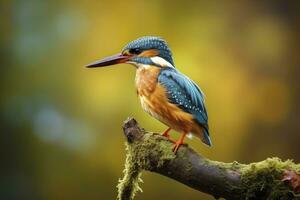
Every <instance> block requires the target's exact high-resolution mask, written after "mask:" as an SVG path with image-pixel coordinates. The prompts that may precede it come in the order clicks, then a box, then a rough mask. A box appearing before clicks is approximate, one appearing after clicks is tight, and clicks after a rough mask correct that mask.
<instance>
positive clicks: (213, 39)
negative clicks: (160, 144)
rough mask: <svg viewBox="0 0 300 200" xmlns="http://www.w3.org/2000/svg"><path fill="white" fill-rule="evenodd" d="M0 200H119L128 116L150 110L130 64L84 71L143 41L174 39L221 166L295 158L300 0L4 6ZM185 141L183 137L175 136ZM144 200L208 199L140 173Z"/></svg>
mask: <svg viewBox="0 0 300 200" xmlns="http://www.w3.org/2000/svg"><path fill="white" fill-rule="evenodd" d="M0 5H1V7H0V11H1V14H2V17H1V19H0V22H1V37H0V44H1V79H0V82H1V84H0V88H1V99H0V110H1V112H0V124H1V140H0V141H1V168H0V173H1V179H0V184H1V185H0V199H5V200H6V199H11V200H13V199H32V200H34V199H44V200H54V199H55V200H60V199H61V200H63V199H73V200H76V199H91V200H93V199H114V198H115V197H116V188H115V186H116V184H117V182H118V178H119V177H120V176H121V174H122V168H123V163H124V160H125V151H124V138H123V135H122V130H121V125H122V121H123V120H125V119H126V118H127V116H133V117H135V118H136V119H138V121H139V122H140V123H141V125H142V126H143V127H145V128H146V129H148V130H152V131H159V132H161V131H163V130H164V129H165V128H166V127H165V126H164V125H163V124H161V123H159V122H158V121H156V120H155V119H153V118H151V117H150V116H148V115H147V114H146V113H144V112H143V111H142V109H141V107H140V105H139V101H138V99H137V97H136V93H135V88H134V81H133V80H134V74H135V71H134V68H133V67H131V66H129V65H119V66H115V67H111V68H103V69H97V70H90V69H89V70H87V69H85V68H84V67H83V66H84V65H85V64H88V63H90V62H91V61H93V60H95V59H98V58H101V57H104V56H107V55H110V54H114V53H117V52H119V51H120V49H121V48H122V47H123V46H124V45H125V44H126V43H127V42H129V41H131V40H133V39H135V38H137V37H140V36H144V35H156V36H162V37H163V38H165V39H166V40H167V41H168V43H169V44H170V46H171V48H172V50H173V54H174V59H175V64H176V67H177V68H178V69H179V70H180V71H182V72H183V73H185V74H187V75H188V76H190V77H191V78H192V79H194V80H195V81H196V82H197V83H198V84H199V85H200V86H201V88H202V89H203V91H204V92H205V93H206V97H207V98H206V103H207V107H208V111H209V117H210V121H209V123H210V127H211V134H212V141H213V144H214V146H213V148H207V147H206V146H204V145H202V144H201V143H200V142H199V141H198V140H196V139H194V140H187V142H188V143H189V144H190V145H191V146H192V147H193V148H195V149H197V150H198V151H199V152H201V153H202V154H204V155H205V156H207V157H209V158H211V159H216V160H220V161H233V160H238V161H240V162H250V161H258V160H262V159H264V158H266V157H270V156H279V157H281V158H283V159H287V158H292V159H294V160H295V161H296V162H300V154H299V143H300V135H299V134H300V133H299V127H300V125H299V122H300V107H299V98H300V90H299V89H300V88H299V87H300V84H299V75H300V73H299V72H300V70H299V64H300V62H299V50H300V45H299V29H298V27H299V26H298V25H299V15H300V14H299V13H300V12H299V11H300V9H299V4H298V3H297V1H295V3H293V1H283V0H282V1H280V0H275V1H268V2H265V1H264V2H263V1H261V2H257V1H246V0H243V1H171V0H168V1H159V0H154V1H117V0H110V1H108V0H103V1H96V0H93V1H68V0H65V1H56V0H54V1H50V0H44V1H38V0H28V1H21V0H17V1H7V0H4V1H1V4H0ZM172 135H173V136H174V137H178V134H177V133H172ZM143 179H144V181H145V183H144V184H143V185H142V187H143V190H144V193H143V194H142V195H138V197H137V199H145V200H148V199H149V200H150V199H160V197H162V196H163V197H165V198H168V199H170V198H173V199H191V200H192V199H212V198H211V197H209V196H208V195H205V194H202V193H199V192H196V191H194V190H192V189H190V188H188V187H186V186H183V185H181V184H179V183H177V182H174V181H171V180H169V179H167V178H164V177H161V176H159V175H156V174H150V173H145V174H144V175H143Z"/></svg>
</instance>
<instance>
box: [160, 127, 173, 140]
mask: <svg viewBox="0 0 300 200" xmlns="http://www.w3.org/2000/svg"><path fill="white" fill-rule="evenodd" d="M170 130H172V129H171V128H168V129H167V130H165V131H164V132H163V133H162V134H161V136H164V137H166V138H168V139H169V140H170V141H171V142H173V143H176V141H175V140H173V139H172V138H171V137H170V135H169V132H170Z"/></svg>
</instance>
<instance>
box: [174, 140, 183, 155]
mask: <svg viewBox="0 0 300 200" xmlns="http://www.w3.org/2000/svg"><path fill="white" fill-rule="evenodd" d="M181 145H183V142H180V141H177V142H175V144H174V145H173V149H172V151H173V152H174V154H176V153H177V151H178V149H179V147H180V146H181Z"/></svg>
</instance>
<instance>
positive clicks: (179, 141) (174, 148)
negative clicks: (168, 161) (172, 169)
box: [173, 133, 186, 154]
mask: <svg viewBox="0 0 300 200" xmlns="http://www.w3.org/2000/svg"><path fill="white" fill-rule="evenodd" d="M185 135H186V133H183V134H182V135H181V136H180V138H179V140H178V141H176V142H175V144H174V146H173V152H174V154H176V153H177V151H178V149H179V147H180V146H181V145H182V144H183V140H184V137H185Z"/></svg>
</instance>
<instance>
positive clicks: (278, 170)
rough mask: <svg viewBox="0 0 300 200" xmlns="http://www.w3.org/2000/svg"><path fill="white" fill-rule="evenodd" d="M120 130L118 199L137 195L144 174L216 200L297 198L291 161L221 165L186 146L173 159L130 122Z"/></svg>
mask: <svg viewBox="0 0 300 200" xmlns="http://www.w3.org/2000/svg"><path fill="white" fill-rule="evenodd" d="M123 130H124V134H125V136H126V139H127V142H126V149H127V158H126V163H125V169H124V177H123V179H122V180H120V181H119V184H118V186H117V187H118V199H119V200H132V199H133V198H134V196H135V194H136V192H137V191H141V189H140V187H139V185H138V183H139V182H140V181H141V179H140V176H141V172H142V171H143V170H147V171H151V172H156V173H159V174H161V175H164V176H167V177H169V178H171V179H174V180H176V181H178V182H181V183H183V184H185V185H187V186H189V187H191V188H194V189H196V190H198V191H202V192H205V193H208V194H211V195H213V196H214V197H215V198H220V197H223V198H225V199H270V200H271V199H272V200H273V199H298V198H299V199H300V197H299V196H300V194H299V190H300V189H299V187H300V186H299V185H298V184H297V180H300V175H299V172H300V165H299V164H295V163H293V162H292V161H290V160H287V161H285V162H283V161H281V160H280V159H279V158H268V159H266V160H264V161H261V162H257V163H251V164H247V165H246V164H240V163H238V162H236V161H235V162H232V163H223V162H218V161H211V160H209V159H207V158H204V157H203V156H201V155H199V154H198V153H196V152H195V151H194V150H192V149H191V148H189V147H188V146H187V145H183V146H182V147H180V148H179V150H178V152H177V154H176V155H174V153H173V152H172V145H173V143H172V142H170V141H169V140H168V139H166V138H165V137H162V136H160V135H159V134H156V133H151V132H147V131H145V130H144V129H142V128H140V127H139V126H138V123H137V122H136V121H135V120H134V119H132V118H130V119H128V120H126V121H125V122H124V125H123ZM287 172H292V173H287ZM285 174H289V175H290V174H293V175H294V177H293V176H287V177H285ZM297 176H298V177H297ZM297 178H299V179H297ZM299 184H300V183H299Z"/></svg>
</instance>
